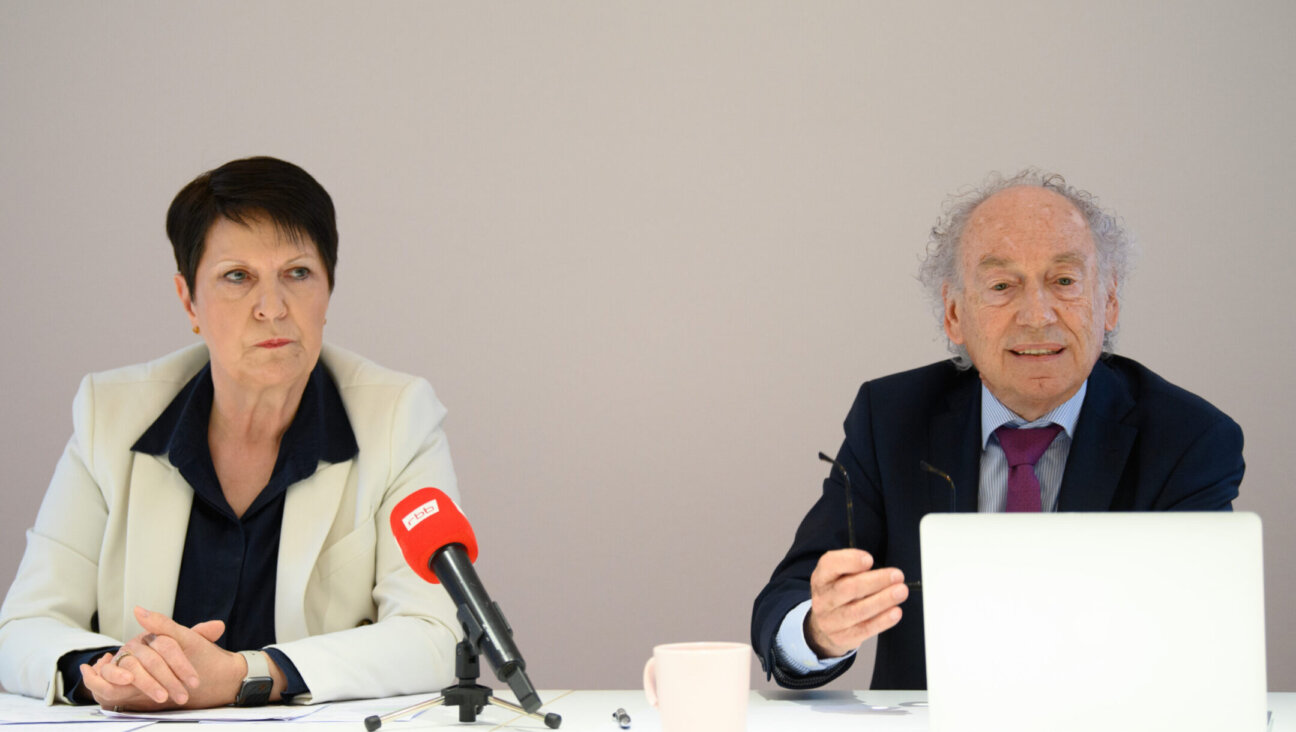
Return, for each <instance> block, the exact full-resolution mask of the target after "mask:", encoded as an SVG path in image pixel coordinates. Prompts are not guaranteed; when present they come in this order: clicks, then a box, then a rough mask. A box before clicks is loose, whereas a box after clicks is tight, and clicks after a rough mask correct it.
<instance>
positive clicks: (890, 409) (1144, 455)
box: [752, 170, 1245, 689]
mask: <svg viewBox="0 0 1296 732" xmlns="http://www.w3.org/2000/svg"><path fill="white" fill-rule="evenodd" d="M1130 246H1131V245H1130V241H1129V237H1128V235H1127V234H1126V232H1125V231H1124V230H1123V229H1122V227H1121V226H1120V223H1119V221H1118V220H1117V219H1116V218H1115V217H1114V216H1113V215H1110V214H1108V213H1106V212H1104V211H1103V210H1102V209H1101V208H1099V207H1098V205H1097V203H1096V202H1095V200H1094V199H1093V197H1092V196H1090V195H1089V194H1087V193H1084V192H1082V191H1078V190H1076V189H1074V188H1072V187H1070V186H1068V185H1067V184H1066V182H1065V181H1064V180H1062V178H1061V177H1060V176H1056V175H1047V174H1043V173H1040V172H1038V171H1034V170H1027V171H1024V172H1023V173H1021V174H1019V175H1017V176H1015V177H1013V178H1009V179H1002V178H992V179H991V180H990V182H989V183H988V184H987V185H986V186H984V187H983V188H982V189H981V190H979V191H975V192H973V193H970V194H967V195H965V196H962V197H960V198H958V199H955V200H954V201H953V202H952V203H951V204H950V205H949V207H948V208H947V213H946V215H945V216H944V217H943V218H942V219H941V221H939V222H938V223H937V225H936V227H934V228H933V230H932V238H931V242H930V244H929V247H928V255H927V259H926V261H925V262H924V263H923V266H922V273H921V277H922V280H923V283H924V285H925V286H926V287H927V288H928V289H929V291H930V292H931V295H932V297H933V300H934V301H935V302H938V303H939V304H940V314H941V320H942V324H943V326H944V329H945V333H946V335H947V336H948V338H949V342H950V347H951V350H952V351H953V352H954V353H955V356H954V358H953V359H951V360H950V361H944V362H941V363H937V364H932V365H930V366H925V367H923V368H919V369H915V370H913V371H907V372H904V373H900V374H894V375H892V376H887V377H884V378H882V379H878V380H876V381H871V382H867V383H865V384H864V385H863V386H862V387H861V388H860V391H859V395H858V397H857V398H856V400H855V404H854V406H853V407H852V408H851V411H850V413H849V415H848V416H847V417H846V423H845V431H846V439H845V441H844V442H843V444H842V447H841V451H840V452H839V453H838V455H837V462H838V463H839V464H840V466H841V468H842V469H841V470H838V469H837V468H834V469H833V470H832V472H831V474H830V476H829V478H828V479H827V480H825V481H824V486H823V495H822V496H821V497H820V499H819V500H818V502H817V503H816V504H815V505H814V507H813V508H811V509H810V512H809V514H807V516H806V517H805V519H804V520H803V521H802V522H801V526H800V528H799V529H798V530H797V534H796V539H795V541H794V542H793V544H792V548H791V549H790V550H789V551H788V553H787V556H786V557H784V559H783V561H782V562H781V563H780V564H779V566H778V567H777V569H775V571H774V574H773V576H772V577H771V578H770V582H769V584H768V585H766V587H765V589H764V590H763V591H762V592H761V593H760V595H759V596H758V597H757V598H756V603H755V607H754V609H753V614H752V643H753V645H754V647H755V649H756V653H757V654H758V655H759V656H760V659H761V663H762V665H763V666H764V668H765V670H766V672H767V674H770V675H772V676H773V677H774V678H775V679H776V680H777V681H778V682H779V683H780V684H782V685H783V686H787V687H791V688H809V687H814V686H819V685H822V684H825V683H827V682H829V681H831V680H832V679H834V678H836V677H837V676H839V675H840V674H842V673H843V672H845V671H846V669H847V668H849V667H850V665H851V663H852V662H853V660H854V653H855V649H856V648H858V647H859V645H860V643H862V642H863V641H864V640H866V639H868V638H870V637H872V636H875V635H876V636H878V642H877V657H876V661H875V665H874V671H873V682H872V688H875V689H925V688H927V674H926V665H925V649H924V644H923V612H922V598H921V592H916V593H914V595H912V596H910V594H909V590H908V587H907V586H906V585H905V580H906V578H907V579H909V580H915V579H920V577H919V570H920V562H919V548H918V522H919V520H920V519H921V518H922V517H923V515H925V514H927V513H931V512H934V511H951V510H957V511H981V512H994V511H1005V510H1009V511H1015V510H1025V511H1040V510H1043V511H1130V510H1135V511H1145V510H1153V511H1159V510H1231V507H1232V501H1233V499H1234V498H1236V497H1237V491H1238V484H1239V483H1240V482H1241V480H1242V473H1243V470H1244V467H1245V466H1244V464H1243V461H1242V431H1241V429H1240V428H1239V427H1238V426H1237V424H1236V423H1235V422H1233V420H1231V419H1229V418H1228V416H1226V415H1225V414H1223V413H1222V412H1220V411H1219V410H1218V409H1216V408H1214V407H1213V406H1211V405H1210V404H1208V403H1207V402H1205V401H1204V400H1202V399H1200V398H1198V397H1196V396H1194V395H1192V394H1190V393H1188V392H1186V391H1184V390H1183V389H1180V388H1178V387H1176V386H1174V385H1172V384H1170V383H1168V382H1166V381H1165V380H1164V379H1162V378H1160V377H1159V376H1157V375H1156V374H1154V373H1152V372H1151V371H1149V370H1148V369H1147V368H1145V367H1143V366H1142V365H1140V364H1138V363H1136V362H1135V361H1132V360H1130V359H1127V358H1122V357H1120V356H1114V355H1111V347H1112V337H1113V336H1114V334H1115V332H1116V327H1117V322H1118V316H1119V314H1120V292H1121V286H1122V285H1123V284H1124V280H1125V274H1126V271H1127V268H1128V260H1129V249H1130ZM924 464H926V466H927V467H924ZM928 467H934V468H936V471H931V470H928ZM843 472H844V473H845V475H846V476H848V478H849V490H850V491H851V495H852V498H853V501H852V503H853V506H854V508H853V515H852V519H853V525H854V534H855V536H854V538H853V541H855V542H856V544H855V546H858V547H859V548H858V549H849V548H845V547H848V546H849V544H848V541H851V539H848V529H847V527H848V522H847V518H846V516H845V512H846V505H847V502H846V498H845V495H846V491H847V483H846V481H844V480H843V479H842V473H843ZM940 473H945V474H947V475H941V474H940Z"/></svg>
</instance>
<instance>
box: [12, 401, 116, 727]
mask: <svg viewBox="0 0 1296 732" xmlns="http://www.w3.org/2000/svg"><path fill="white" fill-rule="evenodd" d="M72 415H73V417H72V418H73V424H74V430H73V435H72V439H71V440H69V441H68V444H67V447H66V449H64V451H63V456H62V457H61V458H60V459H59V462H58V466H57V467H56V468H55V470H54V477H53V479H52V480H51V481H50V485H49V490H47V491H46V493H45V498H44V500H43V501H42V502H41V507H40V511H39V513H37V515H36V525H35V526H34V527H32V528H31V529H29V530H28V531H27V550H26V552H24V553H23V558H22V563H21V564H20V565H19V567H18V574H17V577H16V578H15V579H14V583H13V585H12V586H11V587H10V588H9V594H8V595H7V596H6V597H5V601H4V606H3V607H0V685H3V686H4V687H5V689H7V690H8V691H11V692H15V693H18V694H25V695H27V696H35V697H44V699H45V701H46V702H47V703H50V704H53V703H55V702H57V701H62V700H63V693H64V689H63V684H62V678H61V677H60V675H59V673H58V659H59V658H60V657H61V656H63V654H65V653H68V652H70V651H76V650H89V649H91V648H98V647H101V646H111V645H118V644H119V643H120V642H121V641H120V640H118V639H115V638H111V637H109V636H106V635H101V634H99V633H94V632H91V631H90V629H89V628H90V618H91V616H92V615H93V614H94V612H95V608H96V606H97V588H98V575H99V553H100V548H101V546H102V544H103V539H104V530H105V525H106V524H107V520H108V500H107V499H106V497H105V496H104V493H103V491H102V490H101V489H100V486H99V484H98V483H97V482H96V480H95V478H94V470H93V466H94V455H93V447H94V435H93V434H92V432H93V425H94V381H93V379H92V377H90V376H87V377H86V378H85V379H84V380H82V382H81V387H80V389H79V390H78V391H77V396H76V399H75V401H74V402H73V409H72Z"/></svg>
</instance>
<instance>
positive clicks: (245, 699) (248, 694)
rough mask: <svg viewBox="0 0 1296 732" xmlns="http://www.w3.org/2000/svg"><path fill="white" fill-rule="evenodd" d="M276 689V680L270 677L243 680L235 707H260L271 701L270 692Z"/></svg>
mask: <svg viewBox="0 0 1296 732" xmlns="http://www.w3.org/2000/svg"><path fill="white" fill-rule="evenodd" d="M273 688H274V679H272V678H270V677H269V676H255V677H253V678H250V679H244V680H243V686H241V687H240V688H239V693H238V697H237V698H236V699H235V700H234V705H235V706H239V707H259V706H262V705H264V704H265V703H267V702H269V701H270V690H271V689H273Z"/></svg>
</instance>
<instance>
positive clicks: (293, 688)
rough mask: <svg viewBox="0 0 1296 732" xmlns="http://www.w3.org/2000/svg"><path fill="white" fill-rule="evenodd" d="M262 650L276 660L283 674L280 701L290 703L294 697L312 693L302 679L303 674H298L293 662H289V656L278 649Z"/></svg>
mask: <svg viewBox="0 0 1296 732" xmlns="http://www.w3.org/2000/svg"><path fill="white" fill-rule="evenodd" d="M262 650H264V651H265V652H266V654H267V655H269V656H270V658H272V659H274V662H275V665H276V666H278V667H279V670H280V671H282V672H283V675H284V690H283V693H282V694H280V699H281V700H282V701H284V702H287V701H290V700H291V699H292V698H293V697H294V696H297V695H298V694H305V693H306V692H308V691H310V689H309V688H307V687H306V682H305V681H304V680H303V679H302V676H301V674H300V673H298V671H297V666H296V665H295V664H293V662H292V661H290V660H288V656H286V655H284V652H283V651H281V650H279V649H278V648H265V649H262Z"/></svg>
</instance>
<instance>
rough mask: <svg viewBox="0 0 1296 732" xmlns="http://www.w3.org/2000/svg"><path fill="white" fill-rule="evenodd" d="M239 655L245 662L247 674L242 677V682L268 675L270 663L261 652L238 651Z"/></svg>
mask: <svg viewBox="0 0 1296 732" xmlns="http://www.w3.org/2000/svg"><path fill="white" fill-rule="evenodd" d="M239 655H240V656H242V657H243V660H244V661H247V673H246V674H244V675H243V681H244V682H246V681H247V680H248V679H256V678H262V677H268V676H269V675H270V661H269V659H267V658H266V654H265V653H264V652H263V651H239Z"/></svg>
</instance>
